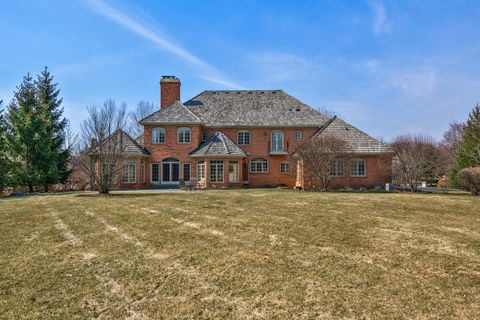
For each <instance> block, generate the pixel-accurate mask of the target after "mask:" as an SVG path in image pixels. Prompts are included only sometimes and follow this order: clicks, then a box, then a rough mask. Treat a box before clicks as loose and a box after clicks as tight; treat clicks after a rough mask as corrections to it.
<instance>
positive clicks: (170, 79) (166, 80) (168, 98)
mask: <svg viewBox="0 0 480 320" xmlns="http://www.w3.org/2000/svg"><path fill="white" fill-rule="evenodd" d="M175 100H179V101H180V80H179V79H177V77H175V76H162V80H160V108H165V107H166V106H168V105H169V104H170V103H172V102H173V101H175Z"/></svg>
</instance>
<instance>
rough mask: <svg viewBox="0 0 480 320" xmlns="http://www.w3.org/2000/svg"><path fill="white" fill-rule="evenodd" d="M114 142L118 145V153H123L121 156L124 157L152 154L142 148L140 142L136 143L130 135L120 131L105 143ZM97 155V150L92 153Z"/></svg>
mask: <svg viewBox="0 0 480 320" xmlns="http://www.w3.org/2000/svg"><path fill="white" fill-rule="evenodd" d="M109 140H110V141H112V140H113V141H114V143H118V144H119V146H118V151H121V154H122V155H124V156H149V155H150V152H148V150H147V149H145V148H144V147H142V146H141V145H140V144H139V143H138V142H136V141H135V140H134V139H133V138H132V137H130V135H128V134H127V133H126V132H125V131H123V130H121V129H119V130H117V131H115V132H114V133H112V134H111V135H110V136H109V137H108V138H106V139H105V140H104V142H103V143H106V142H107V141H109ZM91 153H92V154H95V148H94V150H93V151H92V152H91Z"/></svg>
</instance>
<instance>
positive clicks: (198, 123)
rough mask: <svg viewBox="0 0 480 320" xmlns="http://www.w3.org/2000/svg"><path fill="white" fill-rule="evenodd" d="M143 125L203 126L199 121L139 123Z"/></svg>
mask: <svg viewBox="0 0 480 320" xmlns="http://www.w3.org/2000/svg"><path fill="white" fill-rule="evenodd" d="M139 123H140V124H141V125H162V126H168V125H183V124H184V125H203V123H202V122H197V121H181V122H171V121H170V122H165V121H163V122H162V121H144V122H139Z"/></svg>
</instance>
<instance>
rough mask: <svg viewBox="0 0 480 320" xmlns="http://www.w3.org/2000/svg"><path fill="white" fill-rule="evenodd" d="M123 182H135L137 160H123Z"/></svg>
mask: <svg viewBox="0 0 480 320" xmlns="http://www.w3.org/2000/svg"><path fill="white" fill-rule="evenodd" d="M122 182H123V183H135V161H123V167H122Z"/></svg>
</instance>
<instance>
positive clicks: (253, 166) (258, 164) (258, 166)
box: [250, 158, 269, 173]
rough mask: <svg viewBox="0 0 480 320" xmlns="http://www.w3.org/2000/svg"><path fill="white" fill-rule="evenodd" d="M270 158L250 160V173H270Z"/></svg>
mask: <svg viewBox="0 0 480 320" xmlns="http://www.w3.org/2000/svg"><path fill="white" fill-rule="evenodd" d="M268 165H269V163H268V160H267V159H265V158H255V159H252V160H250V173H268Z"/></svg>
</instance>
